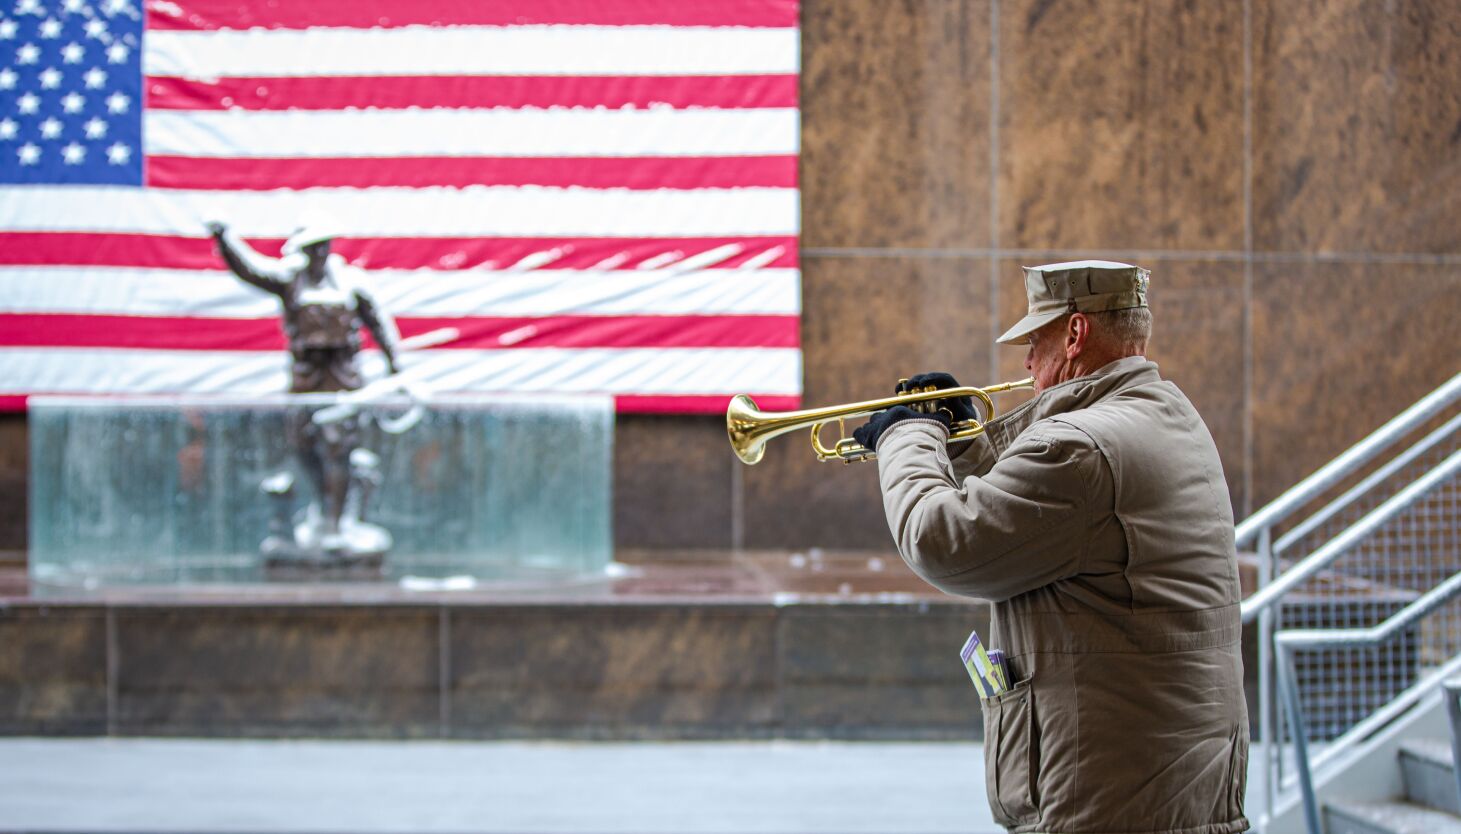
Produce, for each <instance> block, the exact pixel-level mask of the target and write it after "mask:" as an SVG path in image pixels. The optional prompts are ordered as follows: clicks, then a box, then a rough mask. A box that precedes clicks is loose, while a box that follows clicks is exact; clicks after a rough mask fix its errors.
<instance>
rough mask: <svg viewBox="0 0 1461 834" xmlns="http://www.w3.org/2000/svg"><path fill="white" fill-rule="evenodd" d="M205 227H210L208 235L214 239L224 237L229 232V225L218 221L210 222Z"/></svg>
mask: <svg viewBox="0 0 1461 834" xmlns="http://www.w3.org/2000/svg"><path fill="white" fill-rule="evenodd" d="M204 225H205V226H207V227H208V234H210V235H213V236H214V237H223V233H224V232H226V231H228V224H227V223H222V222H220V221H218V220H209V221H208V222H207V223H205V224H204Z"/></svg>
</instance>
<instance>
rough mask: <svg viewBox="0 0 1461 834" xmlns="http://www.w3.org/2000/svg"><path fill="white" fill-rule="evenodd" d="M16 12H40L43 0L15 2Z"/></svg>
mask: <svg viewBox="0 0 1461 834" xmlns="http://www.w3.org/2000/svg"><path fill="white" fill-rule="evenodd" d="M15 13H16V14H40V13H41V2H40V0H20V2H18V3H16V4H15Z"/></svg>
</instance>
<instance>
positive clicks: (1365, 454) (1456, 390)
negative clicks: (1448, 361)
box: [1236, 373, 1461, 547]
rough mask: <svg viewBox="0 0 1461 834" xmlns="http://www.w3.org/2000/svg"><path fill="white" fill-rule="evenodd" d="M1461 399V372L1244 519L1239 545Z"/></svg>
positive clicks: (1289, 513) (1244, 543) (1254, 536)
mask: <svg viewBox="0 0 1461 834" xmlns="http://www.w3.org/2000/svg"><path fill="white" fill-rule="evenodd" d="M1457 400H1461V373H1458V374H1456V375H1455V376H1453V377H1451V378H1450V379H1449V380H1447V381H1446V383H1445V384H1444V385H1442V386H1441V387H1439V388H1437V389H1436V390H1434V391H1432V392H1431V393H1429V394H1427V395H1425V396H1424V397H1422V398H1420V399H1419V400H1417V401H1416V402H1415V404H1414V405H1412V406H1410V407H1409V408H1407V409H1405V410H1404V411H1402V412H1400V413H1399V414H1397V415H1396V416H1395V417H1394V418H1393V419H1391V420H1390V421H1389V422H1388V423H1386V424H1385V425H1383V426H1381V427H1380V428H1378V429H1375V431H1373V432H1371V433H1370V435H1369V436H1368V437H1366V438H1365V439H1364V440H1361V441H1360V442H1358V443H1356V444H1355V445H1353V446H1351V447H1349V448H1348V449H1346V450H1345V451H1344V453H1343V454H1341V455H1340V456H1339V457H1337V458H1335V459H1334V460H1332V461H1330V462H1329V463H1327V464H1325V465H1324V466H1322V467H1320V468H1319V469H1318V470H1317V471H1315V472H1314V473H1313V474H1312V475H1310V476H1309V477H1307V478H1305V479H1303V480H1302V481H1299V482H1298V483H1297V484H1295V485H1294V486H1293V487H1291V488H1289V490H1288V491H1287V492H1285V493H1284V494H1283V495H1280V496H1279V497H1278V498H1275V499H1274V500H1272V501H1270V502H1268V504H1266V505H1265V506H1264V507H1263V508H1262V509H1260V510H1258V511H1257V512H1255V513H1253V514H1252V515H1251V516H1249V517H1248V518H1246V519H1244V521H1243V523H1242V524H1239V525H1238V526H1237V528H1236V543H1237V546H1238V547H1243V546H1245V545H1248V544H1251V543H1252V542H1253V541H1254V540H1255V539H1256V538H1258V534H1259V532H1261V531H1262V530H1263V529H1265V528H1268V527H1272V526H1273V525H1275V524H1278V523H1279V522H1281V521H1283V520H1284V519H1286V518H1288V517H1289V516H1290V515H1291V514H1293V512H1294V511H1295V510H1298V509H1299V508H1301V507H1303V506H1304V505H1306V504H1308V503H1309V502H1310V501H1313V500H1314V499H1315V498H1317V497H1318V496H1319V495H1320V494H1321V493H1323V492H1324V491H1325V490H1326V489H1329V488H1330V487H1332V486H1334V485H1335V484H1336V483H1338V482H1339V481H1341V480H1342V479H1344V478H1345V477H1347V476H1348V475H1349V474H1350V473H1352V472H1354V471H1355V470H1356V469H1358V468H1359V467H1361V466H1363V465H1364V464H1365V463H1367V462H1369V461H1370V460H1371V459H1372V458H1374V457H1375V455H1377V454H1379V453H1380V452H1381V451H1383V450H1384V449H1386V448H1387V447H1389V446H1390V445H1391V444H1393V443H1394V442H1395V441H1396V440H1398V439H1399V438H1401V437H1404V436H1405V435H1407V434H1409V433H1410V432H1412V431H1414V430H1415V428H1416V427H1417V426H1419V425H1421V424H1423V423H1425V422H1426V421H1427V420H1429V419H1431V418H1432V417H1434V416H1436V415H1437V414H1439V413H1440V412H1441V411H1442V410H1443V409H1445V408H1446V407H1447V406H1449V405H1451V404H1452V403H1454V402H1456V401H1457Z"/></svg>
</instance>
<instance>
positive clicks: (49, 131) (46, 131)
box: [41, 117, 61, 139]
mask: <svg viewBox="0 0 1461 834" xmlns="http://www.w3.org/2000/svg"><path fill="white" fill-rule="evenodd" d="M60 135H61V120H60V119H57V118H55V117H52V118H49V119H46V120H45V121H44V122H41V138H42V139H56V138H59V137H60Z"/></svg>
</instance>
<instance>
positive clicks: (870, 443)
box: [852, 405, 949, 452]
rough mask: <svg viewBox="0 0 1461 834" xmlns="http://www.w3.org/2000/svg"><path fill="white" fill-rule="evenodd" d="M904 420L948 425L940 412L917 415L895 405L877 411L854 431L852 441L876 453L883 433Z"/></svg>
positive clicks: (910, 410) (906, 407)
mask: <svg viewBox="0 0 1461 834" xmlns="http://www.w3.org/2000/svg"><path fill="white" fill-rule="evenodd" d="M904 420H937V421H939V422H940V423H943V424H944V426H948V425H949V417H948V415H947V414H944V413H943V412H941V411H940V412H938V413H936V414H919V413H918V412H917V411H914V410H913V409H911V408H909V407H908V406H906V405H895V406H893V407H892V408H889V409H886V410H883V411H879V412H878V413H877V414H874V415H873V416H872V417H871V418H870V419H869V420H868V421H867V422H866V423H863V424H862V425H861V426H858V427H857V428H856V429H854V430H853V432H852V439H853V440H856V441H857V442H858V443H861V444H862V445H863V447H864V448H867V449H871V450H873V451H874V452H876V451H877V450H878V441H879V440H881V439H882V437H883V433H884V432H886V431H887V430H888V429H890V428H892V427H893V425H894V424H896V423H901V422H903V421H904Z"/></svg>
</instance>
